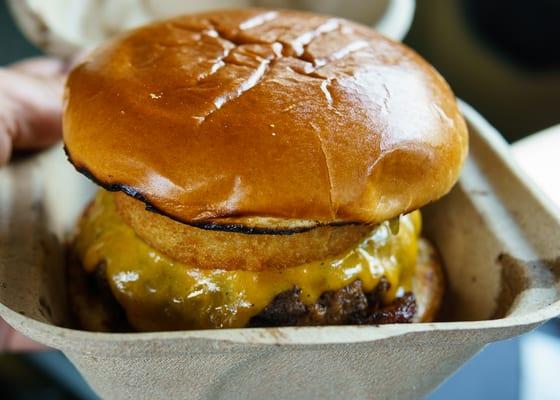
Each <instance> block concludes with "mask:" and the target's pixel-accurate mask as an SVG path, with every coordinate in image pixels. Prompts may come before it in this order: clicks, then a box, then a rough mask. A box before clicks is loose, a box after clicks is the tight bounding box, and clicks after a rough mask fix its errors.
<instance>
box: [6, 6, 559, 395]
mask: <svg viewBox="0 0 560 400" xmlns="http://www.w3.org/2000/svg"><path fill="white" fill-rule="evenodd" d="M405 42H406V43H407V44H409V45H410V46H411V47H413V48H414V49H416V50H417V51H418V52H419V53H420V54H421V55H423V56H424V57H425V58H427V59H428V61H430V62H431V63H432V64H433V65H434V66H435V67H436V68H437V69H438V70H439V71H440V72H441V73H442V74H443V76H444V77H445V78H446V79H447V80H448V82H449V83H450V85H451V87H452V88H453V90H454V91H455V93H456V94H457V96H458V97H460V98H462V99H464V100H465V101H467V102H468V103H470V104H471V105H473V106H474V107H475V108H476V109H477V110H478V111H479V112H481V114H482V115H484V116H485V117H486V118H487V119H488V120H489V121H490V123H491V124H492V125H494V126H495V127H496V128H497V129H498V130H499V131H500V132H501V133H502V134H503V135H504V136H505V137H506V138H507V139H508V140H509V141H515V140H517V139H519V138H522V137H524V136H526V135H529V134H531V133H534V132H537V131H539V130H542V129H544V128H547V127H549V126H551V125H554V124H558V123H560V1H558V0H536V1H522V0H492V1H487V0H419V1H417V9H416V16H415V20H414V23H413V25H412V28H411V30H410V32H409V34H408V36H407V37H406V39H405ZM39 53H40V52H39V50H38V49H36V48H35V47H34V46H33V45H31V44H30V43H29V42H28V41H27V40H26V39H25V38H24V37H23V36H22V34H21V33H20V32H19V31H18V30H17V28H16V27H15V26H14V24H13V22H12V19H11V17H10V15H9V14H8V12H7V9H6V5H5V3H4V1H3V0H1V1H0V65H5V64H9V63H11V62H14V61H17V60H20V59H22V58H25V57H28V56H33V55H37V54H39ZM537 334H538V335H550V337H557V335H558V324H557V323H556V322H552V323H550V324H548V325H547V326H545V327H544V328H541V330H540V331H539V332H538V333H537ZM533 335H534V334H533ZM522 346H523V339H519V338H518V339H514V340H510V341H505V342H500V343H495V344H492V345H490V346H488V347H487V348H486V349H485V350H483V351H482V352H481V353H480V354H479V355H478V356H476V357H475V358H474V359H473V360H471V361H470V362H469V363H468V364H467V365H466V366H465V367H464V368H462V369H461V370H460V371H459V372H458V373H456V374H455V375H454V376H453V377H451V378H450V379H449V380H448V381H447V382H446V383H444V384H443V385H442V386H441V387H440V388H439V389H438V390H437V391H436V392H435V393H433V394H432V395H431V396H430V399H431V400H436V399H437V400H440V399H441V400H443V399H450V398H452V399H459V400H460V399H473V398H477V399H482V400H484V399H520V398H523V399H524V400H526V399H528V398H532V397H531V396H530V395H527V393H525V392H523V393H522V388H521V387H520V381H521V374H522V368H523V365H522V364H523V360H521V356H520V354H521V350H520V349H521V347H522ZM0 386H1V391H0V393H1V395H0V398H2V399H12V398H13V399H37V398H41V399H66V398H68V399H90V398H95V396H94V395H93V394H92V392H91V391H90V390H89V389H88V388H87V386H86V385H85V383H84V382H83V381H82V380H81V378H80V376H79V375H78V374H77V372H76V371H75V369H74V368H73V367H72V366H71V364H70V363H69V362H68V361H67V360H66V358H65V357H64V356H62V355H61V354H60V353H58V352H46V353H37V354H27V355H0ZM557 393H559V394H558V397H551V398H560V388H559V390H558V392H557ZM527 396H529V397H527Z"/></svg>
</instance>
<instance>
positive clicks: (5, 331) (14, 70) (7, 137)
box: [0, 57, 67, 352]
mask: <svg viewBox="0 0 560 400" xmlns="http://www.w3.org/2000/svg"><path fill="white" fill-rule="evenodd" d="M66 72H67V66H66V64H65V63H63V62H62V61H59V60H56V59H53V58H47V57H40V58H33V59H30V60H25V61H22V62H18V63H15V64H12V65H10V66H8V67H5V68H3V67H0V166H1V165H3V164H6V163H7V162H8V161H9V159H10V156H11V154H12V152H13V151H14V150H15V151H17V150H23V151H29V150H38V149H42V148H44V147H47V146H49V145H51V144H53V143H55V142H56V141H57V140H58V139H59V137H60V134H61V115H62V91H63V85H64V79H65V76H66ZM45 348H46V347H45V346H43V345H40V344H38V343H36V342H34V341H32V340H31V339H28V338H27V337H25V336H23V335H22V334H20V333H19V332H17V331H15V330H14V329H13V328H12V327H11V326H9V325H8V324H7V323H6V322H4V321H2V320H1V319H0V352H3V351H25V350H39V349H45Z"/></svg>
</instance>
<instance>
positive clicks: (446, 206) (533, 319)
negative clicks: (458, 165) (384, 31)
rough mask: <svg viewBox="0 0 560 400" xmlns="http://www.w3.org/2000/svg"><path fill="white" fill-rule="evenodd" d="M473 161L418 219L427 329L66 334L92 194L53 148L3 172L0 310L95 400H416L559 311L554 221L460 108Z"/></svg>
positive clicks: (502, 147)
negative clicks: (69, 242) (74, 246)
mask: <svg viewBox="0 0 560 400" xmlns="http://www.w3.org/2000/svg"><path fill="white" fill-rule="evenodd" d="M462 109H463V112H464V114H465V116H466V118H467V120H468V122H469V127H470V143H471V147H470V156H469V159H468V161H467V163H466V165H465V168H464V170H463V174H462V177H461V180H460V182H459V183H458V185H457V186H456V187H455V188H454V189H453V191H452V192H451V193H450V194H449V195H448V196H446V197H445V198H443V199H442V200H440V201H438V202H436V203H434V204H432V205H430V206H428V207H426V208H425V210H424V221H425V235H426V236H427V237H429V238H431V239H432V240H433V241H434V242H435V243H436V245H437V247H438V248H439V251H440V252H441V254H442V257H443V260H444V264H445V268H446V272H447V278H448V289H447V298H446V300H445V314H446V316H445V318H446V320H449V321H459V322H436V323H429V324H404V325H384V326H360V327H355V326H333V327H318V328H317V327H308V328H292V327H287V328H257V329H235V330H210V331H189V332H160V333H124V334H108V333H92V332H83V331H78V330H72V329H67V328H64V327H63V326H64V324H65V323H66V322H67V317H68V315H67V308H66V298H65V290H64V286H65V285H64V273H63V271H64V265H63V264H64V262H63V259H64V258H63V245H62V242H63V240H64V238H65V237H67V234H68V232H69V230H70V229H71V227H72V226H73V224H74V223H75V220H76V217H77V215H78V214H79V212H80V211H81V209H82V207H83V206H84V205H85V203H86V202H87V201H88V199H89V198H91V195H92V193H93V190H95V189H94V185H92V184H90V183H89V182H88V181H87V180H85V178H82V177H81V176H80V175H78V174H77V173H76V172H74V170H73V168H72V167H71V166H70V165H69V164H67V163H66V161H65V159H64V156H63V154H62V151H61V150H60V149H58V148H57V149H52V150H51V151H49V152H47V153H43V154H40V155H38V156H35V157H32V158H26V159H20V160H16V161H15V162H14V163H13V164H11V165H10V166H9V167H5V168H3V169H0V302H1V303H2V305H0V315H1V316H2V317H3V318H5V319H6V320H7V321H8V322H9V323H10V324H12V325H13V326H14V327H15V328H16V329H18V330H21V331H22V332H24V333H25V334H26V335H28V336H29V337H31V338H33V339H35V340H37V341H39V342H42V343H45V344H47V345H49V346H52V347H55V348H57V349H60V350H62V351H63V352H64V354H66V355H67V356H68V358H70V360H71V361H72V362H73V363H74V364H75V365H76V367H77V368H78V370H79V371H80V372H81V373H82V374H83V375H84V377H85V378H86V380H87V381H88V382H89V384H90V385H91V386H92V387H93V389H94V390H96V391H97V393H98V394H99V395H100V396H101V397H103V398H108V399H109V398H110V399H136V400H137V399H156V398H161V399H170V398H193V399H196V398H207V399H226V398H227V399H265V398H266V399H294V398H298V399H311V398H317V399H319V398H320V399H339V398H340V397H341V396H344V397H345V398H352V399H366V398H376V399H384V398H397V399H407V398H418V397H421V396H423V395H425V394H427V393H428V392H429V391H431V390H432V389H434V388H435V387H436V386H437V385H438V384H440V383H441V382H442V381H443V380H444V379H445V378H446V377H447V376H449V375H450V374H451V373H452V372H453V371H454V370H456V369H457V368H458V367H459V366H460V365H461V364H463V363H464V362H465V361H466V360H468V359H469V358H470V357H472V356H473V355H474V354H475V353H477V352H478V351H479V350H480V349H482V347H484V345H486V344H487V343H490V342H492V341H495V340H500V339H506V338H510V337H512V336H515V335H519V334H521V333H524V332H527V331H529V330H531V329H533V328H535V327H536V326H538V325H539V324H541V323H543V322H544V321H546V320H548V319H550V318H553V317H555V316H557V315H559V314H560V290H559V278H560V218H559V214H558V210H557V209H555V208H554V206H552V205H551V204H550V203H549V202H548V200H546V199H545V198H544V196H543V195H542V194H541V193H540V192H538V191H537V190H536V189H535V188H534V187H533V185H532V184H530V183H529V182H528V181H527V180H526V178H525V176H524V175H523V174H522V173H521V172H520V170H519V169H518V168H517V166H516V165H515V164H514V163H513V161H512V156H511V155H510V153H509V148H508V146H507V144H506V143H505V142H504V141H503V139H502V138H501V137H500V136H499V134H498V133H497V132H496V131H495V130H494V129H493V128H492V127H491V126H489V125H488V123H487V122H486V121H484V120H483V119H482V118H481V117H480V116H479V115H478V114H477V113H476V112H475V111H474V110H473V109H471V108H470V107H468V106H466V105H462Z"/></svg>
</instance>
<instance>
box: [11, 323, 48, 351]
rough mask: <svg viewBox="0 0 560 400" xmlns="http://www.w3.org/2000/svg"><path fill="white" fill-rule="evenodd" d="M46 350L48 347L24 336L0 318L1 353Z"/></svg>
mask: <svg viewBox="0 0 560 400" xmlns="http://www.w3.org/2000/svg"><path fill="white" fill-rule="evenodd" d="M46 349H47V347H45V346H43V345H42V344H39V343H37V342H34V341H33V340H31V339H29V338H27V337H26V336H23V335H22V334H21V333H19V332H18V331H16V330H15V329H14V328H12V327H11V326H10V325H8V324H7V323H6V322H4V321H3V320H2V319H1V318H0V353H2V352H6V351H33V350H46Z"/></svg>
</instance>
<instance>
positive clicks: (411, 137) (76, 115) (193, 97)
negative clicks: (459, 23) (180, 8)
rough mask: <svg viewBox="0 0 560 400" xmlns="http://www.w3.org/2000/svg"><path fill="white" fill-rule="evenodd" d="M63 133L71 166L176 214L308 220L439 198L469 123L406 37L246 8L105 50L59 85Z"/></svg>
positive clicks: (373, 218)
mask: <svg viewBox="0 0 560 400" xmlns="http://www.w3.org/2000/svg"><path fill="white" fill-rule="evenodd" d="M64 141H65V144H66V149H67V152H68V156H69V159H70V161H71V162H72V163H73V164H74V165H75V166H76V167H77V168H78V169H79V170H80V171H82V172H84V173H86V174H87V175H89V176H90V177H91V178H93V179H94V180H95V181H97V182H98V183H99V184H100V185H102V186H104V187H105V188H108V189H110V190H122V191H123V192H125V193H127V194H129V195H132V196H134V197H136V198H138V199H140V200H142V201H144V202H145V203H147V204H148V205H149V207H150V208H151V209H152V210H156V211H159V212H160V213H162V214H164V215H167V216H169V217H171V218H173V219H175V220H178V221H181V222H185V223H190V224H194V225H200V226H202V227H210V228H215V227H216V226H218V227H219V226H220V224H223V225H224V226H239V225H247V226H251V225H254V226H257V227H260V228H263V229H265V228H266V227H267V226H272V227H273V229H272V230H274V229H282V228H283V227H288V229H289V228H290V227H296V228H297V229H298V230H302V229H303V228H309V227H313V226H316V225H318V224H332V223H336V224H340V223H345V222H360V223H368V224H373V223H377V222H380V221H384V220H387V219H390V218H393V217H395V216H397V215H399V214H402V213H406V212H408V211H411V210H414V209H417V208H419V207H421V206H423V205H425V204H426V203H428V202H430V201H433V200H435V199H437V198H439V197H440V196H442V195H444V194H445V193H447V192H448V191H449V189H450V188H451V186H452V185H453V184H454V183H455V181H456V180H457V178H458V175H459V170H460V167H461V165H462V163H463V161H464V159H465V155H466V152H467V129H466V125H465V122H464V120H463V118H462V117H461V115H460V113H459V111H458V108H457V103H456V101H455V98H454V96H453V93H452V92H451V90H450V89H449V87H448V85H447V84H446V82H445V81H444V80H443V78H442V77H441V76H440V75H439V74H438V73H437V72H436V71H435V70H434V68H432V67H431V66H430V65H429V64H428V63H427V62H426V61H424V60H423V59H422V58H421V57H419V56H418V55H417V54H416V53H414V52H413V51H412V50H410V49H409V48H407V47H406V46H404V45H402V44H400V43H396V42H394V41H392V40H390V39H387V38H385V37H383V36H381V35H379V34H377V33H375V32H373V31H372V30H370V29H368V28H367V27H365V26H361V25H358V24H355V23H352V22H349V21H346V20H342V19H338V18H329V17H325V16H320V15H315V14H309V13H304V12H295V11H270V10H263V9H243V10H229V11H217V12H208V13H203V14H195V15H186V16H183V17H179V18H176V19H172V20H167V21H162V22H159V23H156V24H152V25H148V26H146V27H143V28H140V29H137V30H134V31H131V32H129V33H127V34H124V35H122V36H120V37H118V38H116V39H114V40H113V41H111V42H109V43H107V44H105V45H104V46H102V47H101V48H99V49H98V50H97V51H95V52H94V53H93V54H92V55H91V56H90V57H89V59H87V60H86V61H85V62H83V63H82V64H80V65H78V66H77V67H76V68H75V69H74V70H73V71H72V73H71V74H70V77H69V79H68V83H67V88H66V98H65V112H64ZM265 230H266V229H265ZM257 231H258V229H257Z"/></svg>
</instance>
